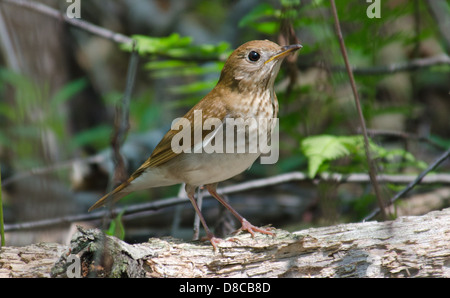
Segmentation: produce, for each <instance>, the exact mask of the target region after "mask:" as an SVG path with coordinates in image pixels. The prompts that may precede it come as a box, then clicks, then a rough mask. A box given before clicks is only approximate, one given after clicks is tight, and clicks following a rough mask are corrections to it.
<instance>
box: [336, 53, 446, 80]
mask: <svg viewBox="0 0 450 298" xmlns="http://www.w3.org/2000/svg"><path fill="white" fill-rule="evenodd" d="M448 64H450V57H449V56H448V55H446V54H440V55H436V56H432V57H426V58H417V59H413V60H410V61H407V62H399V63H392V64H388V65H381V66H373V67H357V66H352V67H351V69H352V72H353V74H356V75H384V74H394V73H397V72H404V71H414V70H418V69H422V68H429V67H433V66H437V65H448ZM331 70H332V71H336V72H340V71H347V69H346V67H345V66H332V67H331Z"/></svg>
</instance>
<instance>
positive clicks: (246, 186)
mask: <svg viewBox="0 0 450 298" xmlns="http://www.w3.org/2000/svg"><path fill="white" fill-rule="evenodd" d="M377 179H378V181H379V182H380V183H395V184H407V183H412V182H414V181H415V180H416V176H411V175H378V177H377ZM292 181H312V182H314V183H319V182H323V181H330V182H331V181H332V182H337V183H370V177H369V175H367V174H362V173H361V174H349V175H344V174H337V173H324V174H321V175H319V177H318V178H316V179H313V180H311V179H310V178H309V177H308V175H307V174H305V173H302V172H291V173H285V174H281V175H277V176H273V177H270V178H263V179H257V180H253V181H248V182H244V183H240V184H236V185H231V186H226V187H222V188H219V189H218V190H217V191H218V192H219V193H221V194H223V195H228V194H233V193H239V192H243V191H249V190H252V189H260V188H265V187H270V186H274V185H279V184H283V183H288V182H292ZM420 183H421V184H428V185H429V184H450V174H434V175H429V176H425V177H423V178H422V180H421V181H420ZM202 195H203V196H204V198H211V196H210V194H209V193H208V192H203V193H202ZM187 203H189V199H188V198H187V197H186V194H185V193H184V192H183V193H181V192H180V194H179V196H177V197H171V198H164V199H159V200H156V201H154V202H149V203H142V204H136V205H132V206H127V207H124V208H115V209H114V210H113V211H112V213H113V214H119V213H120V212H122V211H124V210H125V213H124V216H125V215H130V214H136V213H140V212H147V211H156V210H160V209H162V208H167V207H171V206H176V205H180V204H187ZM104 215H105V211H98V212H93V213H89V214H79V215H69V216H64V217H60V218H54V219H46V220H40V221H34V222H26V223H18V224H6V225H5V231H6V232H12V231H17V230H23V229H31V228H43V227H48V226H53V225H58V224H64V223H72V222H80V221H89V220H98V219H101V218H103V216H104Z"/></svg>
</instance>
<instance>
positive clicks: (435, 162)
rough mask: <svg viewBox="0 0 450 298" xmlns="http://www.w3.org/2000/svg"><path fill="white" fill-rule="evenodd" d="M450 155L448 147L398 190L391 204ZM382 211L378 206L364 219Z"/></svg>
mask: <svg viewBox="0 0 450 298" xmlns="http://www.w3.org/2000/svg"><path fill="white" fill-rule="evenodd" d="M449 156H450V149H448V150H447V151H446V152H445V153H444V154H442V155H441V156H440V157H439V158H437V159H436V160H435V161H434V162H433V163H432V164H431V165H430V166H429V167H428V168H427V169H426V170H425V171H423V172H422V173H420V174H419V175H418V176H417V178H416V179H414V181H412V182H411V183H410V184H408V186H406V187H405V188H404V189H403V190H402V191H400V192H398V193H397V194H396V195H395V196H394V197H393V198H392V199H391V200H390V201H389V205H392V204H393V203H394V202H395V201H397V200H398V199H399V198H400V197H402V196H404V195H405V194H406V193H408V192H409V191H410V190H411V189H413V188H414V187H415V186H416V185H417V184H419V183H420V182H421V181H422V179H423V178H424V177H425V176H426V175H428V174H429V173H430V172H431V171H433V170H434V169H436V168H437V167H438V166H439V165H440V164H441V163H442V162H444V161H445V160H446V159H447V158H448V157H449ZM379 212H380V209H379V208H377V209H376V210H374V211H373V212H372V213H370V214H369V215H368V216H366V217H365V218H364V220H363V221H367V220H370V219H372V218H373V217H374V216H375V215H377V214H378V213H379Z"/></svg>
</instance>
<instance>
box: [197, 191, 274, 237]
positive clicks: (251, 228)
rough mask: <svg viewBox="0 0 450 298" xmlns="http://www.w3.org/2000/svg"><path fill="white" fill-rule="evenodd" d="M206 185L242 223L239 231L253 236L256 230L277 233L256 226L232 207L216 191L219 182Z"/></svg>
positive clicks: (268, 233) (270, 233) (269, 233)
mask: <svg viewBox="0 0 450 298" xmlns="http://www.w3.org/2000/svg"><path fill="white" fill-rule="evenodd" d="M205 187H206V189H207V190H208V192H209V193H210V194H211V195H212V196H213V197H214V198H216V200H218V201H219V202H220V203H221V204H222V205H224V206H225V207H226V208H227V209H228V210H229V211H230V212H231V213H232V214H233V215H234V216H235V217H236V218H237V219H238V220H239V222H240V223H241V224H242V227H241V228H240V229H239V230H238V231H248V232H249V233H250V234H252V237H255V233H254V232H259V233H263V234H267V235H271V236H274V235H275V234H274V233H272V232H271V231H270V230H269V229H264V228H258V227H256V226H254V225H252V224H251V223H250V222H249V221H248V220H246V219H245V218H244V217H242V216H241V215H240V214H239V213H238V212H237V211H236V210H234V208H233V207H231V205H230V204H228V202H226V201H225V200H224V199H223V198H222V197H221V196H220V195H219V194H218V193H217V191H216V188H217V183H215V184H208V185H205Z"/></svg>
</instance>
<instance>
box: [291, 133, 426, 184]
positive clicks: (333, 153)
mask: <svg viewBox="0 0 450 298" xmlns="http://www.w3.org/2000/svg"><path fill="white" fill-rule="evenodd" d="M300 147H301V149H302V152H303V154H305V156H306V157H307V159H308V176H309V177H311V178H313V177H315V176H316V175H317V174H318V173H322V172H326V171H329V170H330V169H331V168H332V167H333V165H332V163H331V162H332V161H333V160H336V159H340V158H344V157H352V160H353V162H354V163H353V165H352V164H347V165H346V166H345V168H341V171H342V170H343V172H344V173H350V172H353V171H355V170H356V171H358V169H357V168H367V164H366V163H367V159H366V156H365V152H364V140H363V137H362V136H333V135H317V136H311V137H307V138H305V139H304V140H303V141H302V142H301V145H300ZM370 150H371V152H372V154H373V155H374V156H373V158H376V159H378V160H379V166H382V167H384V168H385V169H386V170H389V169H390V168H394V167H395V168H398V167H399V166H405V165H408V166H415V167H417V168H419V169H424V168H425V167H426V164H425V163H423V162H420V161H417V160H416V159H415V158H414V156H413V155H412V154H411V153H409V152H407V151H406V150H403V149H392V150H387V149H385V148H383V147H381V146H378V145H376V144H375V143H373V141H370ZM399 157H400V158H399ZM402 161H406V163H405V164H400V163H402ZM395 163H397V165H395Z"/></svg>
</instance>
